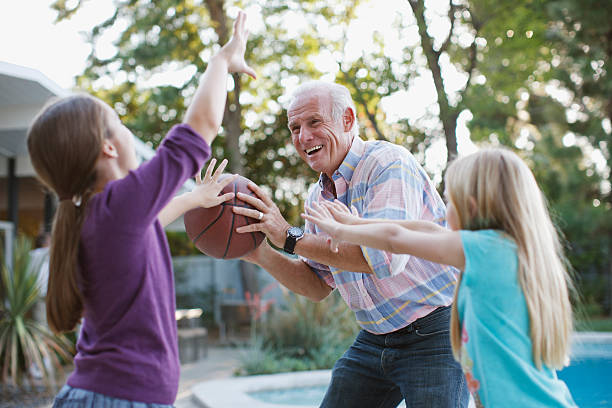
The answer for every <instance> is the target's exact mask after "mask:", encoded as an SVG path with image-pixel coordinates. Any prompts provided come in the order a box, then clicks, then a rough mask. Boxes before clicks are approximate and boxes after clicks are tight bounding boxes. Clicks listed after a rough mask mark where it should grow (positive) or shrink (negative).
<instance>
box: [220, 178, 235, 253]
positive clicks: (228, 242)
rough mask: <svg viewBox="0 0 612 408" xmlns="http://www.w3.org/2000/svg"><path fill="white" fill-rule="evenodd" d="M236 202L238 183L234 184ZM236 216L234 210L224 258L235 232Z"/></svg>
mask: <svg viewBox="0 0 612 408" xmlns="http://www.w3.org/2000/svg"><path fill="white" fill-rule="evenodd" d="M234 204H236V185H235V184H234ZM235 218H236V214H234V213H233V212H232V225H231V226H230V234H229V237H227V245H226V246H225V252H224V253H223V259H225V257H226V255H227V251H229V247H230V243H231V242H232V235H233V234H234V219H235Z"/></svg>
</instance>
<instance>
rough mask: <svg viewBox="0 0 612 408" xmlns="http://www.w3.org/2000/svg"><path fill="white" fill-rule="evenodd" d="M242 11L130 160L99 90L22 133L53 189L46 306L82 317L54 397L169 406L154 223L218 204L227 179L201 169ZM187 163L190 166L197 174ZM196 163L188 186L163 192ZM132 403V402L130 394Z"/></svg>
mask: <svg viewBox="0 0 612 408" xmlns="http://www.w3.org/2000/svg"><path fill="white" fill-rule="evenodd" d="M245 23H246V16H245V14H244V13H242V12H240V13H239V15H238V18H237V19H236V21H235V23H234V36H233V37H232V39H231V40H230V41H229V42H228V43H227V44H226V45H225V46H224V47H223V48H221V50H220V51H219V52H218V53H217V54H216V55H215V56H213V57H212V58H211V60H210V61H209V63H208V67H207V69H206V72H205V73H204V75H203V76H202V79H201V82H200V85H199V87H198V89H197V91H196V93H195V95H194V98H193V102H192V103H191V105H190V106H189V108H188V109H187V112H186V115H185V119H184V123H183V124H181V125H178V126H175V127H174V128H172V130H170V132H169V133H168V135H167V136H166V138H165V139H164V141H163V143H162V144H161V145H160V147H159V149H158V151H157V154H156V155H155V157H154V158H152V159H151V160H150V161H148V162H146V163H144V164H142V165H140V166H138V161H137V158H136V154H135V150H134V146H133V135H132V133H131V132H130V131H129V130H128V129H127V128H126V127H125V126H123V124H122V123H121V121H120V120H119V117H118V116H117V114H116V113H115V112H114V111H113V110H112V109H111V108H110V107H109V106H108V105H106V104H104V103H103V102H102V101H100V100H98V99H96V98H93V97H91V96H86V95H76V96H70V97H67V98H64V99H60V100H58V101H55V102H53V103H51V104H50V105H48V106H47V107H45V108H44V109H43V110H42V112H40V113H39V115H38V116H37V118H36V119H35V121H34V123H33V124H32V126H31V128H30V130H29V133H28V149H29V152H30V157H31V160H32V164H33V166H34V168H35V170H36V172H37V174H38V176H39V178H40V179H41V181H42V182H43V183H44V184H45V185H46V186H47V187H48V188H50V189H51V190H53V191H54V192H55V193H56V194H57V195H58V197H59V200H60V201H59V205H58V209H57V213H56V215H55V220H54V224H53V235H52V242H51V250H50V254H51V256H50V268H49V269H50V274H49V283H48V291H47V301H46V302H47V318H48V321H49V325H50V327H51V329H52V330H54V331H55V332H66V331H71V330H74V328H75V326H76V324H77V323H78V322H79V321H81V318H82V328H81V334H80V337H79V340H78V343H77V355H76V357H75V360H74V364H75V369H74V372H73V373H72V375H71V376H70V377H69V378H68V380H67V385H66V386H64V388H62V390H61V391H60V393H59V394H58V396H57V397H56V400H55V403H54V407H67V406H70V407H97V406H113V407H115V406H117V407H124V406H125V407H127V406H132V402H139V403H144V404H147V406H149V407H159V406H162V407H164V406H171V405H172V403H173V402H174V400H175V398H176V393H177V389H178V378H179V360H178V349H177V336H176V322H175V318H174V311H175V296H174V280H173V275H172V265H171V259H170V252H169V249H168V242H167V240H166V237H165V234H164V231H163V227H164V226H165V225H167V224H169V223H170V222H172V221H173V220H174V219H176V218H177V217H178V216H180V215H181V214H183V213H184V212H185V211H187V210H188V209H190V208H194V207H197V206H204V207H211V206H214V205H218V204H220V203H222V202H224V201H227V200H228V199H231V198H232V196H233V194H231V193H229V194H224V195H221V196H219V193H220V191H221V190H222V188H223V187H224V186H225V185H226V184H228V183H229V182H231V180H232V178H227V179H226V180H224V181H223V182H219V181H218V178H219V176H220V174H221V173H222V172H223V169H224V168H225V165H226V163H227V162H226V161H224V162H223V163H221V165H220V166H219V167H218V168H217V170H216V171H215V172H214V173H213V168H214V165H215V162H214V159H213V161H211V164H210V165H209V166H208V169H207V171H206V174H205V176H204V179H203V180H200V178H199V170H200V169H201V168H202V165H203V164H204V162H205V161H206V160H207V159H208V158H209V157H210V144H211V143H212V141H213V140H214V138H215V136H216V134H217V131H218V128H219V126H220V125H221V120H222V118H223V111H224V107H225V98H226V83H225V82H226V81H225V80H226V76H227V74H228V72H243V73H247V74H249V75H250V76H252V77H253V78H254V77H255V73H254V71H253V70H252V69H251V68H250V67H249V66H248V65H247V64H246V62H245V61H244V51H245V48H246V41H247V37H248V30H247V29H246V26H245ZM196 173H197V174H196ZM194 174H196V179H197V181H198V184H197V187H196V188H195V189H194V191H192V192H190V193H186V194H183V195H181V196H178V197H176V198H174V199H173V198H172V197H173V196H174V194H175V193H176V191H177V190H178V188H179V187H180V186H181V185H182V184H183V183H184V182H185V180H186V179H188V178H189V177H192V176H193V175H194ZM139 406H140V405H139Z"/></svg>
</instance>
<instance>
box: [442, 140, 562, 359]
mask: <svg viewBox="0 0 612 408" xmlns="http://www.w3.org/2000/svg"><path fill="white" fill-rule="evenodd" d="M446 189H447V193H448V197H449V200H450V201H451V203H452V204H453V206H454V207H455V209H456V211H457V215H458V218H459V225H460V226H461V229H466V230H480V229H497V230H501V231H504V232H505V233H506V234H508V235H509V236H510V237H512V238H513V239H514V241H515V243H516V246H517V251H518V265H519V270H518V279H519V283H520V285H521V288H522V289H523V293H524V295H525V300H526V302H527V310H528V313H529V324H530V336H531V343H532V352H533V359H534V363H535V365H536V367H538V368H540V367H541V366H542V363H544V364H545V365H546V366H548V367H550V368H557V369H558V368H562V367H563V365H564V364H565V362H566V360H567V356H568V352H569V347H570V335H571V332H572V307H571V303H570V298H569V288H571V287H572V285H571V280H570V278H569V274H568V269H567V268H566V260H565V257H564V255H563V248H562V246H561V243H560V239H559V234H558V232H557V230H556V228H555V226H554V225H553V222H552V221H551V219H550V215H549V213H548V210H547V205H546V200H545V198H544V195H543V194H542V192H541V191H540V189H539V188H538V185H537V183H536V180H535V178H534V176H533V174H532V173H531V171H530V170H529V168H528V167H527V165H526V164H525V162H523V160H521V159H520V158H519V157H518V156H517V155H516V154H515V153H513V152H512V151H510V150H507V149H501V148H491V149H483V150H480V151H478V152H476V153H474V154H471V155H469V156H466V157H463V158H460V159H457V160H455V161H454V162H453V163H451V164H450V166H449V167H448V170H447V172H446ZM460 279H461V278H460ZM460 284H461V280H460V281H459V283H458V284H457V287H456V289H455V295H454V296H455V298H454V301H453V307H452V317H451V344H452V347H453V353H454V355H455V358H457V359H459V354H460V349H461V328H460V322H459V316H458V312H457V306H456V303H457V302H456V300H457V293H458V291H459V286H460Z"/></svg>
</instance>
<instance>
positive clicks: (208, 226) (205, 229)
mask: <svg viewBox="0 0 612 408" xmlns="http://www.w3.org/2000/svg"><path fill="white" fill-rule="evenodd" d="M224 211H225V207H223V208H222V209H221V212H220V213H219V215H217V218H215V219H214V220H213V221H212V222H211V223H210V224H208V225H207V226H206V228H204V229H203V230H202V232H200V233H199V234H198V235H197V236H196V237H195V238H194V239H193V240H192V242H193V244H194V245H195V244H196V242H197V241H198V240H199V239H200V238H201V237H202V235H204V233H205V232H206V231H208V230H209V229H210V227H212V226H213V225H215V222H217V221H218V220H219V218H221V216H222V215H223V212H224Z"/></svg>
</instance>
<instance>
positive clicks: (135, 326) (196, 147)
mask: <svg viewBox="0 0 612 408" xmlns="http://www.w3.org/2000/svg"><path fill="white" fill-rule="evenodd" d="M209 157H210V146H208V144H206V142H205V141H204V140H203V139H202V138H201V137H200V136H199V135H198V134H197V133H195V132H194V131H193V130H192V129H191V128H190V127H189V126H187V125H178V126H175V127H173V128H172V130H170V132H169V133H168V135H167V136H166V138H165V139H164V141H163V143H162V144H161V145H160V147H159V149H158V150H157V154H156V155H155V157H153V158H152V159H151V160H150V161H148V162H146V163H143V164H142V165H141V166H140V167H139V168H138V169H136V170H134V171H130V172H129V174H128V175H127V176H126V177H124V178H122V179H120V180H115V181H112V182H109V183H108V184H107V185H106V187H105V188H104V190H103V191H102V192H100V193H98V194H96V195H95V196H93V197H92V199H91V200H90V202H89V204H88V209H87V210H88V214H87V217H86V219H85V222H84V224H83V228H82V232H81V242H80V247H79V268H80V271H81V274H82V279H83V282H82V289H83V297H84V320H83V325H82V330H81V334H80V337H79V340H78V343H77V355H76V357H75V359H74V365H75V370H74V372H73V373H72V375H71V376H70V377H69V378H68V385H70V386H72V387H76V388H83V389H86V390H90V391H94V392H98V393H101V394H105V395H108V396H111V397H115V398H122V399H128V400H132V401H140V402H146V403H158V404H172V403H174V400H175V398H176V393H177V390H178V380H179V359H178V347H177V335H176V321H175V317H174V311H175V306H176V305H175V293H174V279H173V273H172V263H171V259H170V251H169V248H168V242H167V240H166V236H165V234H164V230H163V228H162V226H161V224H160V223H159V221H158V220H157V217H158V215H159V212H160V211H161V210H162V209H163V208H164V207H165V206H166V205H167V204H168V202H169V201H170V200H171V199H172V197H173V196H174V194H175V193H176V191H177V189H178V188H179V187H180V186H181V185H182V184H183V183H184V182H185V180H187V179H188V178H189V177H192V176H193V175H194V174H195V173H196V172H197V171H199V169H200V168H201V167H202V165H203V164H204V162H205V161H206V160H207V159H208V158H209Z"/></svg>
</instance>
